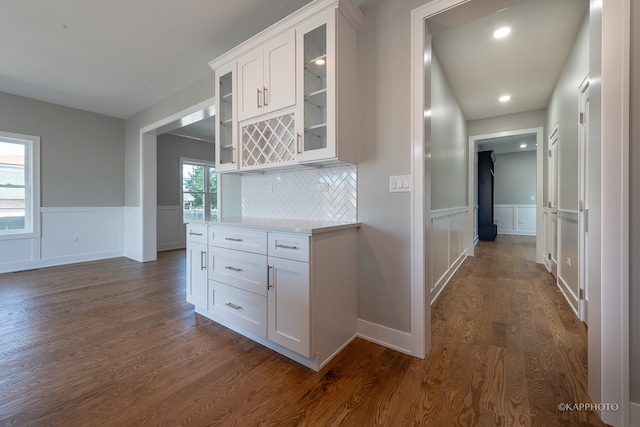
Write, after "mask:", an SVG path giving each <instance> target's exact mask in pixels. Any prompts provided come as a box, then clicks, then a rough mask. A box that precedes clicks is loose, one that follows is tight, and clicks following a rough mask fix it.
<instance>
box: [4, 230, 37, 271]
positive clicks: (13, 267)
mask: <svg viewBox="0 0 640 427" xmlns="http://www.w3.org/2000/svg"><path fill="white" fill-rule="evenodd" d="M39 259H40V238H29V239H9V240H0V273H7V272H10V271H20V270H29V269H31V268H35V265H36V264H35V263H36V262H37V261H38V260H39Z"/></svg>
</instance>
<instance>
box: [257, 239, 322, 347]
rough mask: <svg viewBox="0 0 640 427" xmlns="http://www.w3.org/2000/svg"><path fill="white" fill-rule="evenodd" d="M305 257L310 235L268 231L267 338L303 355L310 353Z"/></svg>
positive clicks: (308, 302)
mask: <svg viewBox="0 0 640 427" xmlns="http://www.w3.org/2000/svg"><path fill="white" fill-rule="evenodd" d="M272 254H273V255H272ZM300 254H302V257H301V256H300ZM308 256H309V236H306V235H295V234H281V233H269V294H268V297H267V302H268V310H267V312H268V328H267V329H268V333H267V337H268V338H269V339H270V340H271V341H273V342H275V343H278V344H280V345H281V346H283V347H286V348H288V349H290V350H293V351H295V352H296V353H299V354H301V355H303V356H305V357H310V356H311V310H310V308H311V307H310V300H309V295H310V294H309V291H310V287H311V283H310V282H309V259H308ZM298 259H299V261H298Z"/></svg>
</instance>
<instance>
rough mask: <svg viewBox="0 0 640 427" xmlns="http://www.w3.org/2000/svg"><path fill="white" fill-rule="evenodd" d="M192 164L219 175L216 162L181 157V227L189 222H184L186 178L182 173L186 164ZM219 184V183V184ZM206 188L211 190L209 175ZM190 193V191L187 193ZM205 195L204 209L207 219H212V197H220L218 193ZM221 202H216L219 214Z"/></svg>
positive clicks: (206, 175)
mask: <svg viewBox="0 0 640 427" xmlns="http://www.w3.org/2000/svg"><path fill="white" fill-rule="evenodd" d="M185 163H186V164H190V165H197V166H205V167H208V168H211V169H213V170H214V171H216V173H217V169H216V164H215V162H210V161H206V160H200V159H193V158H189V157H180V224H181V225H185V224H187V222H185V221H184V193H185V191H184V187H183V183H184V176H183V175H182V172H183V170H184V164H185ZM218 184H219V183H218ZM205 186H206V188H209V175H208V174H205ZM187 193H188V191H187ZM204 194H205V201H204V207H205V214H204V216H205V219H207V217H208V218H211V208H210V206H211V198H212V197H216V199H217V197H218V193H217V192H216V193H211V192H208V191H206V192H204ZM218 202H219V200H216V206H217V212H220V206H218V205H217V203H218Z"/></svg>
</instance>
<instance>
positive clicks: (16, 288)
mask: <svg viewBox="0 0 640 427" xmlns="http://www.w3.org/2000/svg"><path fill="white" fill-rule="evenodd" d="M534 250H535V243H534V240H533V239H532V238H522V237H508V236H499V237H498V240H497V241H496V242H481V243H480V244H479V245H478V247H477V251H476V252H477V256H476V257H474V258H469V259H467V261H465V263H464V264H463V265H462V267H461V268H460V269H459V271H458V272H457V273H456V275H455V276H454V278H453V279H452V281H451V282H450V283H449V285H448V286H447V288H446V289H445V290H444V291H443V293H442V295H441V296H440V298H439V299H438V300H437V301H436V303H435V304H434V306H433V312H432V318H433V323H432V330H433V342H432V347H431V351H430V354H429V357H428V358H427V359H426V360H421V359H417V358H414V357H411V356H407V355H404V354H402V353H399V352H396V351H394V350H390V349H386V348H384V347H381V346H378V345H376V344H372V343H370V342H367V341H365V340H362V339H356V340H354V341H353V342H352V343H351V344H350V345H349V346H348V347H347V348H346V349H345V350H344V351H343V352H342V353H341V354H340V355H339V356H338V357H336V358H335V359H334V360H333V361H332V362H331V363H330V364H329V365H328V366H327V367H325V368H324V369H323V370H322V371H321V372H318V373H316V372H313V371H311V370H309V369H307V368H304V367H302V366H301V365H298V364H297V363H295V362H293V361H290V360H288V359H287V358H285V357H283V356H280V355H278V354H276V353H274V352H273V351H271V350H269V349H266V348H264V347H262V346H260V345H258V344H255V343H253V342H252V341H250V340H248V339H246V338H244V337H242V336H240V335H238V334H236V333H234V332H231V331H229V330H227V329H225V328H223V327H221V326H219V325H217V324H216V323H214V322H212V321H209V320H207V319H205V318H203V317H201V316H198V315H195V314H194V312H193V306H191V305H189V304H187V303H186V302H185V292H184V281H185V270H184V269H185V263H184V252H183V251H171V252H163V253H160V254H159V260H158V261H157V262H152V263H146V264H139V263H136V262H134V261H130V260H127V259H124V258H119V259H112V260H105V261H98V262H90V263H83V264H77V265H71V266H63V267H53V268H47V269H41V270H34V271H27V272H21V273H10V274H2V275H0V425H2V426H4V425H11V426H45V425H59V426H65V427H67V426H141V425H163V426H179V425H193V426H201V425H213V426H258V425H260V426H297V425H306V426H333V425H344V426H373V425H380V426H437V427H439V426H453V425H465V426H483V425H484V426H496V425H509V426H510V425H514V426H515V425H527V426H528V425H531V426H555V425H589V426H592V425H594V426H597V425H602V423H601V422H600V420H599V418H598V416H597V415H596V414H595V413H593V412H589V411H564V412H562V411H559V410H558V404H559V403H563V402H564V403H573V402H575V403H583V402H590V400H589V398H588V396H587V394H586V389H587V386H586V372H587V343H586V329H585V327H584V326H583V324H581V323H580V322H579V321H578V320H577V318H576V317H575V315H574V314H573V313H572V312H571V310H570V309H569V307H568V305H567V303H566V302H565V300H564V298H563V297H562V295H561V294H560V293H558V292H557V288H556V287H555V286H554V284H553V280H552V278H551V276H549V274H548V273H547V272H546V271H545V270H544V268H543V267H541V266H538V265H536V264H535V262H534Z"/></svg>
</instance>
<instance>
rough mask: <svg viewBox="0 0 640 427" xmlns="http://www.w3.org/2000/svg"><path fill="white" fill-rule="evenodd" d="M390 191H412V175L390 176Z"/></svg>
mask: <svg viewBox="0 0 640 427" xmlns="http://www.w3.org/2000/svg"><path fill="white" fill-rule="evenodd" d="M389 192H390V193H410V192H411V175H392V176H390V177H389Z"/></svg>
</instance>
